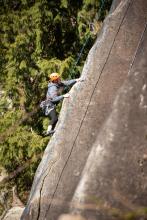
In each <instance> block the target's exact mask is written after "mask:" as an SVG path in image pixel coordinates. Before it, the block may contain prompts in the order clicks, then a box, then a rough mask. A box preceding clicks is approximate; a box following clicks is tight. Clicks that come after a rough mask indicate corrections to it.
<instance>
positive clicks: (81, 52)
mask: <svg viewBox="0 0 147 220" xmlns="http://www.w3.org/2000/svg"><path fill="white" fill-rule="evenodd" d="M105 2H106V0H101V2H100V5H101V6H100V8H99V10H98V13H96V15H95V20H97V21H99V19H100V17H101V14H102V9H103V7H104V5H105ZM89 29H90V31H91V32H92V31H93V30H94V29H95V27H94V25H93V23H90V24H89ZM90 37H91V34H90V33H89V34H88V36H87V37H86V39H85V42H84V44H83V47H82V49H81V50H80V53H79V56H78V57H77V60H76V62H75V64H74V65H73V67H72V69H73V70H74V69H75V67H76V66H77V64H78V62H79V60H80V58H81V56H82V54H83V51H84V49H85V47H86V46H87V44H88V41H89V39H90Z"/></svg>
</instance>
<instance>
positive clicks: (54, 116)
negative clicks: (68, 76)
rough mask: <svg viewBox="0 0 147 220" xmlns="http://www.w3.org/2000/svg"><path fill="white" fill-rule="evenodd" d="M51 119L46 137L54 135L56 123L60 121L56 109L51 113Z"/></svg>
mask: <svg viewBox="0 0 147 220" xmlns="http://www.w3.org/2000/svg"><path fill="white" fill-rule="evenodd" d="M49 117H50V119H51V121H50V124H49V126H48V128H47V132H46V135H50V134H53V133H54V128H55V126H56V123H57V121H58V116H57V112H56V109H55V108H53V109H52V110H51V111H50V113H49Z"/></svg>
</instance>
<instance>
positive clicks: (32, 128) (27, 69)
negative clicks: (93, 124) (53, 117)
mask: <svg viewBox="0 0 147 220" xmlns="http://www.w3.org/2000/svg"><path fill="white" fill-rule="evenodd" d="M110 4H111V0H106V4H105V5H104V6H103V9H102V13H101V17H100V16H99V18H100V20H98V19H97V18H96V15H97V12H98V10H99V8H100V7H101V5H102V1H100V0H79V1H72V0H60V1H59V0H56V1H52V0H51V1H47V0H36V1H35V0H1V1H0V20H1V23H0V66H1V68H0V75H1V84H0V91H1V93H0V97H1V100H0V133H1V135H0V140H1V145H0V165H1V166H3V167H4V168H6V169H7V171H8V172H9V173H10V172H13V171H14V170H15V169H17V168H18V167H19V166H22V165H23V164H24V163H26V162H27V161H29V160H30V159H31V163H30V164H29V168H27V169H26V170H25V171H24V172H23V173H22V174H20V175H19V176H18V177H17V186H18V188H19V189H20V193H21V190H22V191H23V192H24V191H25V190H28V188H29V187H30V186H31V182H32V179H33V176H34V172H35V169H36V166H37V165H38V159H37V158H38V156H37V155H40V153H41V152H43V150H44V148H45V146H46V144H47V142H48V141H49V138H43V137H42V132H43V129H45V128H46V127H47V123H48V119H46V118H45V117H44V116H43V114H42V112H41V111H40V109H39V108H38V106H39V103H40V102H41V100H42V99H44V97H45V92H46V89H47V84H48V75H49V74H50V73H51V72H53V71H57V72H59V73H60V74H61V75H62V77H63V78H64V79H66V78H73V77H79V76H80V71H79V70H81V67H82V65H83V62H84V60H85V58H86V55H87V53H88V50H89V49H90V47H91V46H92V44H93V42H94V36H93V34H92V33H91V32H90V31H89V24H90V23H92V22H96V23H97V24H100V23H101V20H102V19H103V18H104V16H105V15H106V14H107V11H108V9H109V7H110ZM87 36H88V38H89V42H88V44H87V45H86V48H85V50H84V51H83V54H82V57H81V60H80V62H79V63H78V65H77V66H76V67H75V66H74V64H75V61H76V59H77V56H78V53H79V48H82V46H83V43H84V42H85V39H86V38H87ZM73 67H74V68H73ZM60 107H61V106H59V108H58V109H60ZM25 186H26V187H25Z"/></svg>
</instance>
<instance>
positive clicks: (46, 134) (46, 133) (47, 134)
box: [43, 130, 55, 137]
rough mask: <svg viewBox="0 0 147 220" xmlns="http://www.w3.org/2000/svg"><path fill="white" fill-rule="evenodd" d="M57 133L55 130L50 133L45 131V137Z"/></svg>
mask: <svg viewBox="0 0 147 220" xmlns="http://www.w3.org/2000/svg"><path fill="white" fill-rule="evenodd" d="M54 133H55V130H50V131H44V132H43V135H44V136H45V137H46V136H51V135H53V134H54Z"/></svg>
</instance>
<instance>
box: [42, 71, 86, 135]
mask: <svg viewBox="0 0 147 220" xmlns="http://www.w3.org/2000/svg"><path fill="white" fill-rule="evenodd" d="M49 78H50V81H49V83H48V90H47V94H46V100H45V101H43V102H41V104H40V107H41V108H42V109H43V110H44V113H45V115H46V116H49V118H50V120H51V121H50V124H49V126H48V128H47V131H46V132H44V135H45V136H47V135H51V134H53V133H54V132H55V130H54V129H55V126H56V123H57V121H58V116H57V112H56V105H57V104H58V103H59V102H60V101H61V100H63V99H64V98H69V94H68V93H65V94H64V95H62V93H64V92H65V91H66V90H67V88H71V87H72V86H73V85H74V84H75V83H76V82H79V81H83V80H82V79H81V78H78V79H72V80H66V81H61V77H60V75H59V74H58V73H51V75H50V77H49Z"/></svg>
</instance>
